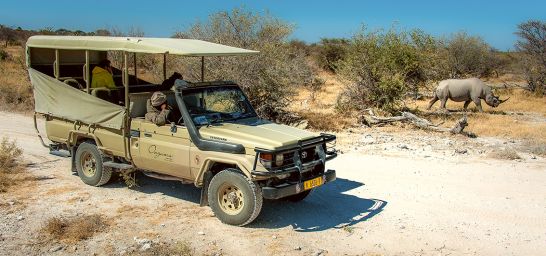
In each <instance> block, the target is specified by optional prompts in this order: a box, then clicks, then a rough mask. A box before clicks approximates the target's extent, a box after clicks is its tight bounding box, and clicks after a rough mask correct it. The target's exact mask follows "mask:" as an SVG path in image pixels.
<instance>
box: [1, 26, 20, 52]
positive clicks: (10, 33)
mask: <svg viewBox="0 0 546 256" xmlns="http://www.w3.org/2000/svg"><path fill="white" fill-rule="evenodd" d="M15 38H16V33H15V31H14V30H13V29H11V28H9V27H6V26H4V25H0V40H2V41H4V47H8V44H9V43H10V42H12V41H15Z"/></svg>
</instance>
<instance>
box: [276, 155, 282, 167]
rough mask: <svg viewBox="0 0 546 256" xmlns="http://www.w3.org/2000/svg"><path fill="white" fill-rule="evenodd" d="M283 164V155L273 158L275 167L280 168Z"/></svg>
mask: <svg viewBox="0 0 546 256" xmlns="http://www.w3.org/2000/svg"><path fill="white" fill-rule="evenodd" d="M283 163H284V156H283V154H278V155H276V156H275V166H276V167H280V166H282V164H283Z"/></svg>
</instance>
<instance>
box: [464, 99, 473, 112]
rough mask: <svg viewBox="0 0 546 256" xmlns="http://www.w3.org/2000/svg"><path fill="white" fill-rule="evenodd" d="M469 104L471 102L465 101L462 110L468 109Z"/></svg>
mask: <svg viewBox="0 0 546 256" xmlns="http://www.w3.org/2000/svg"><path fill="white" fill-rule="evenodd" d="M470 102H472V101H471V100H467V101H465V102H464V106H463V108H464V110H466V109H467V108H468V105H469V104H470Z"/></svg>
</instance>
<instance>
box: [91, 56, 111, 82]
mask: <svg viewBox="0 0 546 256" xmlns="http://www.w3.org/2000/svg"><path fill="white" fill-rule="evenodd" d="M91 73H92V74H93V76H92V77H91V88H100V87H106V88H108V89H116V84H115V83H114V78H113V76H112V66H110V61H109V60H106V59H105V60H101V61H100V62H99V65H98V66H96V67H95V68H93V71H92V72H91Z"/></svg>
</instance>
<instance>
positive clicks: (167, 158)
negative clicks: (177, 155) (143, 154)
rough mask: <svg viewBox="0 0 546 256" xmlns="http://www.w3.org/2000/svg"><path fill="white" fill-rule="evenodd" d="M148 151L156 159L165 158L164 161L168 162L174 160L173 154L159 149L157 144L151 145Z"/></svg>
mask: <svg viewBox="0 0 546 256" xmlns="http://www.w3.org/2000/svg"><path fill="white" fill-rule="evenodd" d="M148 153H150V154H151V155H152V157H153V158H154V159H159V160H164V161H167V162H172V161H173V156H172V155H171V154H168V153H164V152H160V151H159V150H158V149H157V146H156V145H151V146H150V147H149V148H148Z"/></svg>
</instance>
